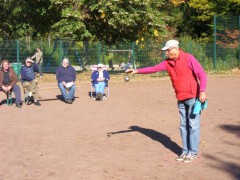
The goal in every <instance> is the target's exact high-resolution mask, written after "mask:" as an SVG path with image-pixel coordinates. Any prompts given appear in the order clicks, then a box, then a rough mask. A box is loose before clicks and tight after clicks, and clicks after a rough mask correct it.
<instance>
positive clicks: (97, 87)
mask: <svg viewBox="0 0 240 180" xmlns="http://www.w3.org/2000/svg"><path fill="white" fill-rule="evenodd" d="M105 86H106V85H105V82H98V83H97V84H94V88H95V91H96V94H97V93H101V94H103V93H104V89H105Z"/></svg>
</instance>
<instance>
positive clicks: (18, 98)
mask: <svg viewBox="0 0 240 180" xmlns="http://www.w3.org/2000/svg"><path fill="white" fill-rule="evenodd" d="M0 91H3V90H2V87H0ZM11 91H12V92H14V94H15V98H16V101H15V103H21V102H22V100H21V91H20V87H19V85H17V84H15V85H13V87H12V89H11Z"/></svg>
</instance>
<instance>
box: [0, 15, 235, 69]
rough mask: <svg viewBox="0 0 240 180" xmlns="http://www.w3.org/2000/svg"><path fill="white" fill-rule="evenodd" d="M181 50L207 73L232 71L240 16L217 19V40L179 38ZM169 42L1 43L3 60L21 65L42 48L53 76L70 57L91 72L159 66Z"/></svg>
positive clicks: (56, 41)
mask: <svg viewBox="0 0 240 180" xmlns="http://www.w3.org/2000/svg"><path fill="white" fill-rule="evenodd" d="M179 41H180V46H181V48H182V49H183V50H184V51H186V52H189V53H192V54H193V55H194V56H195V57H196V58H197V59H198V60H199V62H200V63H201V64H202V66H203V67H204V69H205V70H207V71H211V70H229V69H232V68H235V67H239V64H240V53H239V52H240V43H239V42H240V17H217V16H214V41H213V42H212V43H209V44H200V43H197V42H195V41H184V40H181V39H179ZM164 44H165V42H156V41H144V42H138V43H136V42H129V43H116V44H114V45H107V44H105V43H103V42H89V41H84V42H75V41H72V40H55V41H33V40H32V41H20V40H4V41H1V42H0V58H1V59H4V58H6V59H8V60H10V62H11V63H14V64H18V65H21V64H23V63H24V61H25V59H26V57H31V56H33V55H34V53H35V52H36V48H37V47H39V48H40V49H41V50H42V52H43V57H44V58H43V61H44V63H43V67H44V68H43V71H44V72H49V73H53V72H55V70H56V68H57V66H59V65H60V64H61V61H62V59H63V58H64V57H67V58H69V60H70V62H71V64H72V65H73V66H74V67H75V68H76V69H77V70H85V69H88V68H89V66H91V65H93V64H98V63H103V64H107V65H108V64H109V62H111V63H113V65H114V67H115V68H114V71H121V70H122V69H121V68H120V65H121V64H127V63H131V64H132V65H133V67H134V68H139V67H145V66H150V65H154V64H157V63H159V62H161V61H162V60H164V58H165V55H164V53H163V52H161V48H162V46H163V45H164Z"/></svg>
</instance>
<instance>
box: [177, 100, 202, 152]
mask: <svg viewBox="0 0 240 180" xmlns="http://www.w3.org/2000/svg"><path fill="white" fill-rule="evenodd" d="M195 101H196V99H195V98H191V99H186V100H183V101H178V109H179V113H180V133H181V136H182V143H183V149H182V152H183V153H191V154H197V153H198V145H199V139H200V114H193V107H194V103H195Z"/></svg>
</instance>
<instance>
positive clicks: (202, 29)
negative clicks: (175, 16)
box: [178, 0, 240, 40]
mask: <svg viewBox="0 0 240 180" xmlns="http://www.w3.org/2000/svg"><path fill="white" fill-rule="evenodd" d="M180 8H181V10H182V12H183V18H182V20H181V21H180V22H179V24H178V35H179V36H180V35H181V36H182V35H189V36H191V37H192V38H202V39H206V40H210V39H212V35H213V17H214V15H215V14H218V15H222V16H223V15H226V16H227V15H239V14H240V1H239V0H228V1H225V0H189V1H187V3H186V4H184V5H182V6H181V7H180Z"/></svg>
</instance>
